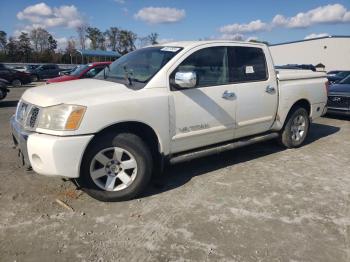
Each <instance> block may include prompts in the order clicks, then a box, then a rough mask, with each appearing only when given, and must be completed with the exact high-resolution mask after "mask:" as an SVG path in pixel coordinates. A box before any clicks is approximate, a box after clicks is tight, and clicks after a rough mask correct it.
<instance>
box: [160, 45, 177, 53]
mask: <svg viewBox="0 0 350 262" xmlns="http://www.w3.org/2000/svg"><path fill="white" fill-rule="evenodd" d="M179 50H180V48H179V47H170V46H166V47H163V48H162V49H160V51H165V52H174V53H175V52H177V51H179Z"/></svg>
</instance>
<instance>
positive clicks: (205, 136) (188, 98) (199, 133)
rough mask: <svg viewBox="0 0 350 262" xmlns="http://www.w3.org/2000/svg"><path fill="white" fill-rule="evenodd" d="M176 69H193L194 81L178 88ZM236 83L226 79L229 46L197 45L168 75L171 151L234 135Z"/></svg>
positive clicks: (181, 70) (179, 70) (211, 142)
mask: <svg viewBox="0 0 350 262" xmlns="http://www.w3.org/2000/svg"><path fill="white" fill-rule="evenodd" d="M177 72H180V73H185V72H194V73H195V75H196V78H197V84H196V85H195V87H193V88H181V87H179V86H177V85H176V84H175V75H176V73H177ZM234 92H235V86H234V85H232V84H230V83H229V69H228V48H227V47H225V46H219V47H218V46H213V47H206V48H203V47H201V48H198V49H197V51H194V52H192V54H190V55H189V56H187V58H185V59H184V60H183V61H182V62H181V63H180V64H179V65H178V66H177V67H176V69H175V70H174V71H173V72H172V73H171V75H170V93H171V95H170V121H171V122H170V125H171V127H172V128H171V134H170V136H171V145H170V147H171V152H172V153H176V152H181V151H186V150H189V149H193V148H199V147H203V146H207V145H211V144H216V143H219V142H223V141H227V140H231V139H233V137H234V128H235V111H236V100H235V96H234Z"/></svg>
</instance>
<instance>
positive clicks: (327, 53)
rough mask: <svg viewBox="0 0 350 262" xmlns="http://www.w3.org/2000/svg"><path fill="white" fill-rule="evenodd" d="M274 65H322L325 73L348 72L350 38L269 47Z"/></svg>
mask: <svg viewBox="0 0 350 262" xmlns="http://www.w3.org/2000/svg"><path fill="white" fill-rule="evenodd" d="M270 50H271V53H272V57H273V60H274V62H275V64H276V65H286V64H312V65H317V64H320V63H321V64H323V65H325V70H326V71H331V70H350V36H326V37H320V38H314V39H306V40H301V41H295V42H288V43H281V44H275V45H271V46H270Z"/></svg>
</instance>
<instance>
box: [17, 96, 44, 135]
mask: <svg viewBox="0 0 350 262" xmlns="http://www.w3.org/2000/svg"><path fill="white" fill-rule="evenodd" d="M39 113H40V108H39V107H37V106H34V105H32V104H30V103H27V102H25V101H20V102H19V103H18V106H17V111H16V121H17V122H18V123H19V124H20V125H21V126H23V127H24V128H25V129H35V128H36V125H37V120H38V116H39Z"/></svg>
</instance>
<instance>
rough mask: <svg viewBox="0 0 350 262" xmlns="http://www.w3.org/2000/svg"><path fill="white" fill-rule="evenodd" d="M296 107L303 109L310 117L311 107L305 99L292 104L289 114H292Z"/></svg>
mask: <svg viewBox="0 0 350 262" xmlns="http://www.w3.org/2000/svg"><path fill="white" fill-rule="evenodd" d="M296 107H302V108H305V109H306V110H307V112H308V114H309V116H310V114H311V105H310V102H309V101H307V100H306V99H300V100H298V101H297V102H295V103H294V105H293V106H292V107H291V109H290V110H289V112H292V111H293V109H294V108H296Z"/></svg>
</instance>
